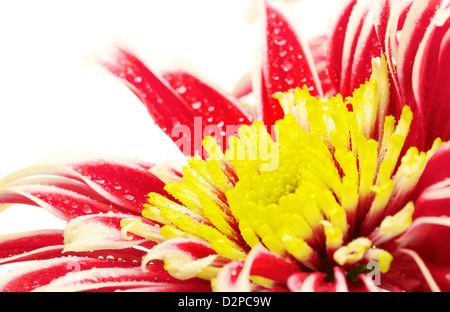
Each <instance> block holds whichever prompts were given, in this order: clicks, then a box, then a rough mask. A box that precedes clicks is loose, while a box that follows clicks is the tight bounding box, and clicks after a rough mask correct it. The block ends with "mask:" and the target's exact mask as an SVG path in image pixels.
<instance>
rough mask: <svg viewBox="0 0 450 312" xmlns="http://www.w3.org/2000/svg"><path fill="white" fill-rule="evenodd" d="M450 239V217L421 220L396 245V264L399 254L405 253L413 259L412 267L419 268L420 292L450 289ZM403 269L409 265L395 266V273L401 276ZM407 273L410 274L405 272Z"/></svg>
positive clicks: (417, 275) (411, 260) (394, 254)
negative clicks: (449, 238)
mask: <svg viewBox="0 0 450 312" xmlns="http://www.w3.org/2000/svg"><path fill="white" fill-rule="evenodd" d="M449 236H450V218H449V217H419V218H417V219H415V220H414V221H413V223H412V224H411V226H410V227H409V228H408V229H407V230H406V231H405V233H404V234H403V235H402V236H401V237H400V238H399V239H398V240H397V241H396V242H395V244H396V246H395V247H396V250H395V252H394V253H393V256H394V261H395V259H396V255H397V254H398V253H403V254H404V255H406V256H407V257H406V258H409V259H408V260H409V261H410V262H411V263H410V264H409V265H410V266H415V268H416V271H417V272H416V274H415V276H416V279H419V282H421V283H417V286H416V287H418V288H419V290H426V291H430V290H431V291H449V290H450V279H449V278H448V276H449V275H448V274H449V273H450V268H449V267H450V246H449V240H448V237H449ZM403 259H404V258H403ZM403 261H405V260H403ZM391 269H392V268H391ZM391 269H390V271H391ZM403 270H408V266H394V268H393V273H394V274H395V273H396V274H399V273H398V272H396V271H400V272H402V271H403ZM388 273H389V272H388ZM403 274H405V275H406V274H409V273H408V272H407V271H404V272H403Z"/></svg>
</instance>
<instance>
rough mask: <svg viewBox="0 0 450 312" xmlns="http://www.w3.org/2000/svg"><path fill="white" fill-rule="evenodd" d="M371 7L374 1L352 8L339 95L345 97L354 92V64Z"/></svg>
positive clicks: (343, 53) (357, 3) (358, 3)
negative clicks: (352, 85)
mask: <svg viewBox="0 0 450 312" xmlns="http://www.w3.org/2000/svg"><path fill="white" fill-rule="evenodd" d="M371 5H372V0H362V1H357V2H356V4H355V5H354V6H353V8H352V12H351V14H350V17H349V20H348V24H347V29H346V32H345V38H344V44H343V48H342V49H343V50H342V67H341V75H340V85H339V93H340V94H342V96H344V97H347V96H351V93H352V91H353V89H351V86H350V83H351V77H352V68H353V65H352V64H353V60H354V56H355V50H356V47H357V45H358V41H359V37H360V34H361V31H362V29H363V25H364V21H365V20H366V17H367V14H368V12H369V10H370V7H371ZM368 31H370V28H369V27H368V29H367V30H366V32H368ZM364 41H365V40H364V39H362V40H361V42H364ZM369 77H370V76H369Z"/></svg>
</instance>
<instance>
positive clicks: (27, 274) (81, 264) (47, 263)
mask: <svg viewBox="0 0 450 312" xmlns="http://www.w3.org/2000/svg"><path fill="white" fill-rule="evenodd" d="M111 267H126V266H123V265H120V263H117V262H110V261H104V260H99V259H93V258H89V257H62V258H55V259H49V260H41V261H37V262H33V263H30V264H27V265H24V266H22V267H19V268H17V269H15V270H13V271H9V272H8V273H7V274H6V275H4V276H3V277H1V278H0V291H9V292H24V291H32V290H33V289H36V288H38V287H41V286H44V285H47V284H49V283H50V282H51V281H52V280H54V279H57V278H59V277H61V276H64V275H66V274H68V273H70V272H73V271H81V270H88V269H92V268H111Z"/></svg>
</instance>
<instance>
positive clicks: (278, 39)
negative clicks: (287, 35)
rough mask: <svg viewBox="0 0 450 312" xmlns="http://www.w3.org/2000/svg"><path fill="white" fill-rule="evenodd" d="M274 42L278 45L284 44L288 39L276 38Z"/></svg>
mask: <svg viewBox="0 0 450 312" xmlns="http://www.w3.org/2000/svg"><path fill="white" fill-rule="evenodd" d="M273 42H274V43H275V44H276V45H278V46H283V45H285V44H286V42H287V41H286V39H284V38H276V39H274V40H273Z"/></svg>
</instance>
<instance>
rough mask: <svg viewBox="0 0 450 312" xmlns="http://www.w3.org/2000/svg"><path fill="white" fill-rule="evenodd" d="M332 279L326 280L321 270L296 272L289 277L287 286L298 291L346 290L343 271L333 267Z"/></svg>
mask: <svg viewBox="0 0 450 312" xmlns="http://www.w3.org/2000/svg"><path fill="white" fill-rule="evenodd" d="M333 271H334V278H335V280H334V281H328V280H327V279H326V274H325V273H323V272H314V273H306V272H297V273H295V274H293V275H291V276H290V277H289V280H288V287H289V289H290V290H291V291H300V292H312V291H314V292H347V291H348V285H347V281H346V278H345V275H344V272H343V270H342V269H341V268H339V267H334V268H333Z"/></svg>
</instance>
